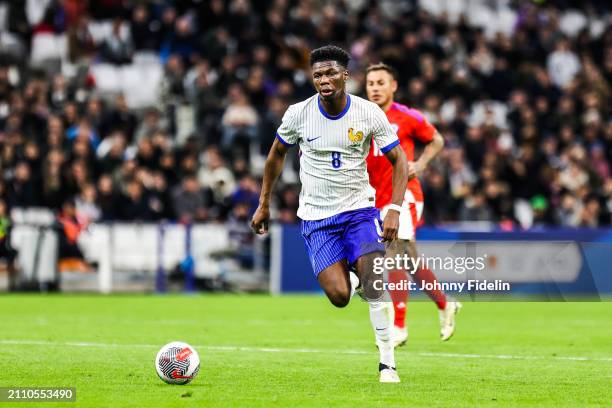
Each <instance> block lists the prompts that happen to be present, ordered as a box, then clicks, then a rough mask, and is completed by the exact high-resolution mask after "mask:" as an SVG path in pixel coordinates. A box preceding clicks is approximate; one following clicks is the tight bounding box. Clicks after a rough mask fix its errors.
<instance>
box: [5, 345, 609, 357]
mask: <svg viewBox="0 0 612 408" xmlns="http://www.w3.org/2000/svg"><path fill="white" fill-rule="evenodd" d="M0 344H4V345H17V346H20V345H24V346H55V347H100V348H113V347H128V348H158V347H160V346H159V345H158V344H118V343H93V342H86V341H67V342H53V341H46V340H0ZM194 347H195V348H198V349H203V350H213V351H228V352H229V351H246V352H258V353H313V354H359V355H370V354H372V353H373V351H365V350H350V349H348V350H332V349H328V350H325V349H311V348H279V347H251V346H214V345H203V344H199V345H194ZM409 355H411V356H420V357H448V358H482V359H485V358H490V359H495V360H564V361H605V362H608V361H612V357H578V356H520V355H518V356H515V355H509V354H469V353H444V352H414V353H410V354H409Z"/></svg>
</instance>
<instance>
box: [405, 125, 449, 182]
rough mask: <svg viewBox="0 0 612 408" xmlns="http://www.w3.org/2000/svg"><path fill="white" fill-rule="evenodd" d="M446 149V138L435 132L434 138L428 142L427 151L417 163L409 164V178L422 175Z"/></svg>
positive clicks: (424, 151) (425, 150) (424, 150)
mask: <svg viewBox="0 0 612 408" xmlns="http://www.w3.org/2000/svg"><path fill="white" fill-rule="evenodd" d="M443 147H444V138H443V137H442V135H441V134H440V133H439V132H438V131H437V130H435V131H434V133H433V138H432V139H431V140H430V141H429V142H426V144H425V149H423V153H422V154H421V156H420V157H419V159H418V160H417V161H414V162H408V177H409V178H411V179H412V178H414V177H417V176H418V175H420V174H421V173H422V172H423V171H424V170H425V169H426V168H427V166H428V165H429V162H430V161H432V160H433V158H434V157H436V156H437V155H438V153H440V151H441V150H442V148H443Z"/></svg>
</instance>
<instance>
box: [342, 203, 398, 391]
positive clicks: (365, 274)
mask: <svg viewBox="0 0 612 408" xmlns="http://www.w3.org/2000/svg"><path fill="white" fill-rule="evenodd" d="M380 224H381V223H380V219H379V217H378V211H377V210H376V209H374V208H366V209H362V210H357V211H354V212H352V214H351V216H350V219H349V220H348V221H347V223H346V228H345V232H344V247H345V253H346V255H347V260H348V263H349V265H354V266H355V269H356V272H357V276H358V277H359V280H360V282H361V296H362V297H363V298H364V299H365V300H366V301H367V302H368V308H369V309H370V321H371V323H372V329H373V331H374V336H375V338H376V345H377V346H378V350H379V353H380V356H379V357H380V359H379V367H378V368H379V372H380V381H381V382H399V376H398V375H397V372H396V370H395V356H394V351H393V343H392V342H391V318H390V316H389V307H390V304H389V302H388V301H385V299H384V298H383V296H384V294H385V293H384V290H383V289H384V287H383V286H382V283H383V276H382V275H380V274H377V273H375V272H374V266H375V259H376V258H378V257H382V256H384V251H385V248H384V245H383V244H381V243H380V242H378V240H379V235H378V232H377V230H378V229H380Z"/></svg>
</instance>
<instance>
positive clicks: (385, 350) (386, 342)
mask: <svg viewBox="0 0 612 408" xmlns="http://www.w3.org/2000/svg"><path fill="white" fill-rule="evenodd" d="M349 280H350V281H351V297H352V296H353V295H354V294H355V291H356V290H357V287H358V286H359V278H358V277H357V275H356V274H355V273H354V272H352V271H349ZM359 290H360V291H361V290H362V289H361V288H360V289H359ZM360 295H361V293H360ZM368 306H369V308H370V322H372V329H374V336H375V337H376V345H377V346H378V351H379V352H380V362H381V363H382V364H385V365H387V366H389V367H393V368H395V354H394V347H393V342H392V341H391V325H392V322H391V317H390V313H389V308H390V307H392V304H391V303H389V302H381V301H368Z"/></svg>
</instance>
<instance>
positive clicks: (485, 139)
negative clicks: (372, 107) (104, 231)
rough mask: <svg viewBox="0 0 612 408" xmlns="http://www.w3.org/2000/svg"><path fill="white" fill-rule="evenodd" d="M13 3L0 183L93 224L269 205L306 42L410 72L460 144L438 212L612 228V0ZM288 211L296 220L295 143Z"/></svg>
mask: <svg viewBox="0 0 612 408" xmlns="http://www.w3.org/2000/svg"><path fill="white" fill-rule="evenodd" d="M324 3H325V4H323V2H318V1H308V0H306V1H305V0H300V1H289V0H275V1H257V0H253V1H249V0H232V1H222V0H211V1H199V0H180V1H179V0H177V1H161V0H156V1H150V2H144V1H122V0H89V1H87V0H79V1H77V0H63V1H59V0H28V1H1V2H0V55H1V57H0V61H2V63H1V64H0V167H1V170H2V175H3V177H2V180H0V198H1V199H2V201H4V202H5V203H6V204H7V205H8V207H9V208H15V207H32V206H34V207H48V208H51V209H53V210H56V211H58V212H59V211H60V210H61V208H62V205H63V204H64V201H65V200H67V199H70V200H74V202H75V205H76V209H77V213H78V214H79V215H80V216H83V217H86V218H87V219H88V221H89V222H91V221H112V220H140V221H155V220H162V219H169V220H181V221H183V222H191V221H228V220H229V222H230V224H232V223H233V224H235V223H236V220H237V219H240V220H242V219H244V218H245V208H246V210H248V212H252V211H254V209H255V206H256V204H257V194H258V188H259V187H258V182H257V178H258V177H259V176H260V175H261V171H262V162H263V160H264V157H265V154H266V152H267V150H268V148H269V146H270V145H271V142H272V140H273V138H274V131H275V129H276V127H277V126H278V125H279V123H280V120H281V118H282V114H283V112H284V110H285V109H286V107H287V106H288V105H289V104H291V103H293V102H294V101H297V100H300V99H303V98H304V97H305V96H308V95H310V94H312V92H313V90H312V88H311V85H310V83H309V82H310V81H309V72H308V52H309V50H310V49H311V48H312V47H315V46H319V45H322V44H325V43H335V44H338V45H341V46H344V47H346V48H347V49H349V50H350V52H351V55H352V58H353V59H352V62H351V67H350V69H351V72H352V81H351V84H350V91H351V92H353V93H356V94H360V95H363V87H364V83H363V82H364V74H363V72H364V68H365V66H367V64H369V63H370V62H378V61H385V62H387V63H389V64H391V65H393V66H395V67H396V68H397V69H398V70H399V72H400V90H399V92H398V97H399V100H400V101H401V102H404V103H406V104H408V105H410V106H412V107H414V108H417V109H420V110H422V111H423V112H424V113H425V115H426V116H427V118H428V119H429V120H430V121H431V122H432V123H434V124H435V125H436V126H437V127H438V129H439V130H440V132H441V133H442V134H443V135H444V137H445V139H446V143H447V147H446V148H445V150H444V152H443V153H442V154H441V158H440V159H438V160H437V161H436V162H435V164H434V165H433V166H431V168H430V169H429V170H428V172H427V173H426V174H425V175H424V177H423V179H424V188H425V197H426V200H425V205H426V209H425V222H426V223H428V224H441V223H448V222H457V221H484V222H489V223H494V224H495V225H498V226H501V227H502V228H504V229H514V228H534V227H538V226H542V225H558V226H580V227H597V226H603V225H609V223H610V210H611V209H612V194H611V193H612V178H611V177H610V160H611V156H612V120H611V119H610V118H611V116H610V110H611V109H610V107H611V104H610V98H611V83H610V81H611V80H612V27H611V25H610V17H611V15H610V10H609V7H608V5H607V2H605V1H593V0H591V1H580V2H578V1H570V0H566V1H555V2H548V1H534V2H530V1H509V0H507V1H504V0H499V1H484V0H482V1H470V2H446V1H424V2H420V3H422V4H420V3H419V2H416V1H381V2H369V1H364V0H346V1H332V2H324ZM291 163H292V164H291V166H290V168H289V169H287V171H286V172H285V175H284V178H283V184H284V187H282V188H281V189H279V191H280V192H279V194H278V197H277V202H276V209H277V211H276V215H277V218H278V219H279V220H281V221H282V222H286V223H295V222H296V221H297V219H296V216H295V209H296V207H297V194H296V191H297V189H299V186H298V185H297V178H296V173H295V169H296V168H297V165H298V160H297V152H294V156H292V158H291Z"/></svg>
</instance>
